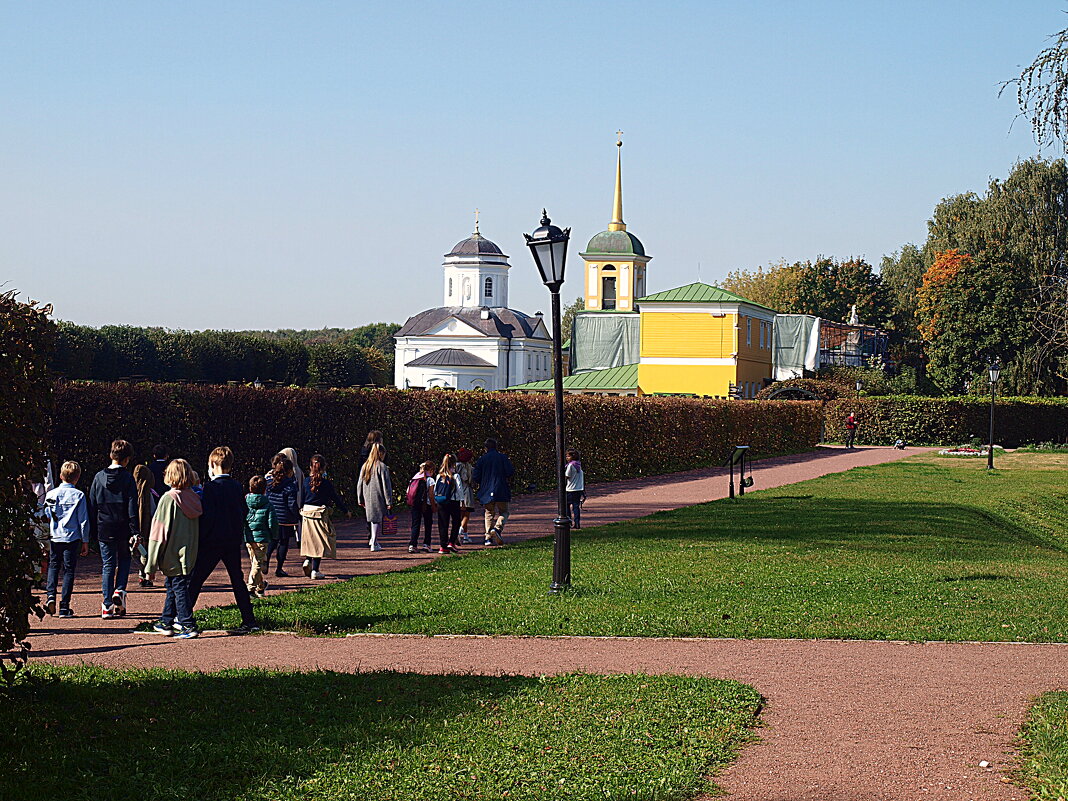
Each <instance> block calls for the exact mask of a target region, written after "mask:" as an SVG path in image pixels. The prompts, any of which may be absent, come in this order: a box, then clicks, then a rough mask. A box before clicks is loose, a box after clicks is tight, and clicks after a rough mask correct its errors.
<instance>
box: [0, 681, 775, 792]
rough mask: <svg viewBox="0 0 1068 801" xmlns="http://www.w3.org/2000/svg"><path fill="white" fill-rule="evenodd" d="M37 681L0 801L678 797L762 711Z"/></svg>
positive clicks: (547, 689) (701, 692) (655, 692)
mask: <svg viewBox="0 0 1068 801" xmlns="http://www.w3.org/2000/svg"><path fill="white" fill-rule="evenodd" d="M31 676H32V678H33V680H32V681H30V682H25V683H22V684H21V685H19V686H17V687H15V688H14V689H13V690H11V691H8V692H7V694H6V695H3V696H0V753H3V754H4V758H5V766H4V769H3V770H2V771H0V798H10V799H16V798H21V799H27V800H29V799H38V798H40V799H45V798H49V799H87V800H88V799H92V800H93V801H96V800H97V799H123V798H137V799H146V800H147V801H153V800H155V799H167V800H168V801H170V800H172V799H173V800H174V801H178V799H196V800H197V801H214V800H215V799H218V800H219V801H224V800H225V801H232V800H233V799H240V801H259V800H261V799H262V801H283V800H284V799H297V798H299V799H302V801H313V800H315V799H324V800H325V799H331V800H334V799H360V801H374V800H375V799H382V800H383V801H385V799H390V800H391V801H392V800H394V799H420V801H424V800H425V801H433V799H450V801H452V800H453V799H490V798H493V799H545V798H559V799H602V800H603V799H605V798H640V799H689V798H693V797H695V796H696V795H698V794H699V793H703V792H708V791H710V790H713V789H714V786H713V785H712V783H711V782H710V781H709V780H708V778H707V777H708V776H709V774H711V773H714V772H715V771H717V770H718V769H719V768H721V767H722V766H723V765H725V764H726V763H728V762H729V761H730V760H731V759H732V758H733V757H734V754H735V752H736V751H737V749H738V747H739V745H740V744H741V743H742V742H743V741H744V740H746V739H747V738H748V737H749V736H750V735H749V727H751V726H752V725H753V723H754V718H755V715H756V713H757V711H758V709H759V702H760V698H759V696H758V695H757V693H756V691H755V690H753V689H752V688H750V687H747V686H745V685H741V684H738V683H736V682H731V681H719V680H715V679H706V678H688V677H678V676H635V675H630V676H618V675H617V676H589V675H574V674H572V675H568V676H560V677H555V678H543V679H536V678H535V679H532V678H486V677H477V676H421V675H411V674H399V673H367V674H357V675H349V674H342V673H326V672H318V673H289V672H269V671H258V670H230V671H224V672H221V673H209V674H204V673H183V672H177V671H165V670H149V671H142V670H124V671H112V670H105V669H102V668H92V667H70V668H50V667H47V666H40V665H36V666H33V667H32V668H31Z"/></svg>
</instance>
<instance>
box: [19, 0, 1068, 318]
mask: <svg viewBox="0 0 1068 801" xmlns="http://www.w3.org/2000/svg"><path fill="white" fill-rule="evenodd" d="M1066 8H1068V2H1058V1H1056V0H989V1H987V2H983V1H982V0H970V1H965V0H937V2H931V0H923V1H922V2H913V1H907V0H906V1H902V0H895V2H875V1H874V0H872V1H869V0H848V1H847V0H843V1H842V2H823V1H822V0H812V1H811V2H804V3H800V2H795V1H794V0H789V1H785V0H784V1H783V2H759V0H733V1H730V2H727V1H723V2H712V1H711V0H709V1H707V2H689V3H684V2H657V3H650V2H643V3H635V2H625V1H623V0H614V2H580V3H562V2H561V3H557V2H539V3H518V2H515V3H513V2H501V0H492V1H491V2H468V3H448V2H445V3H442V2H423V3H413V2H388V3H369V2H366V3H356V2H332V3H326V2H287V3H280V2H263V1H260V0H257V2H226V3H218V2H203V3H198V2H182V3H166V4H165V3H135V2H124V3H105V2H93V3H25V2H14V1H13V0H6V1H5V2H3V3H2V4H0V113H2V119H3V124H2V125H0V283H4V282H6V283H5V284H4V285H5V287H7V288H17V289H19V290H21V291H22V292H23V293H24V295H26V296H29V297H33V298H39V299H43V300H47V301H51V302H53V303H54V304H55V307H56V314H57V316H58V317H60V318H62V319H68V320H73V321H76V322H80V323H87V324H93V325H100V324H104V323H133V324H141V325H164V326H168V327H180V328H204V327H214V328H280V327H298V328H304V327H308V328H313V327H320V326H344V327H350V326H356V325H360V324H363V323H366V322H372V321H379V320H386V321H398V322H402V321H403V320H404V319H405V318H407V317H408V316H410V315H412V314H415V313H416V312H418V311H420V310H422V309H424V308H429V307H432V306H437V305H439V304H440V303H441V270H440V265H441V261H442V254H444V253H445V252H447V251H448V250H449V248H450V247H451V246H452V245H453V243H454V242H456V241H457V240H459V239H462V238H464V237H465V236H466V235H467V234H468V233H469V232H470V231H471V229H472V222H473V213H472V212H473V210H474V208H475V207H478V208H480V209H481V210H482V232H483V233H484V234H485V235H486V236H488V237H489V238H491V239H493V240H494V241H496V242H497V243H498V244H499V245H501V246H502V248H503V249H504V250H505V252H506V253H508V254H510V255H511V256H512V265H513V267H512V273H511V274H512V297H511V305H512V306H513V307H515V308H518V309H521V310H523V311H526V312H528V313H533V312H534V311H537V310H546V311H547V310H548V296H547V293H546V291H545V289H544V287H542V285H541V284H540V283H539V282H538V281H537V279H536V277H535V270H534V267H533V265H532V263H531V260H530V257H529V254H528V253H527V252H525V248H524V247H523V244H522V233H523V232H524V231H530V230H532V229H533V228H534V227H536V226H537V223H538V217H539V213H540V211H541V207H542V206H543V205H545V206H548V208H549V213H550V216H552V218H553V220H554V222H557V223H559V224H561V225H570V226H571V227H572V228H573V240H572V247H571V255H570V258H571V261H570V264H571V265H572V267H574V265H576V264H578V263H580V260H579V258H578V252H579V251H580V250H582V249H583V246H584V245H585V243H586V241H587V240H588V239H589V237H590V236H592V235H593V234H595V233H597V232H598V231H600V230H603V229H604V228H605V226H606V225H607V223H608V221H609V219H610V213H611V200H612V179H613V171H614V159H615V148H614V146H613V143H614V141H615V136H614V131H615V130H616V129H617V128H622V129H623V130H624V131H625V136H624V140H625V146H624V149H623V156H624V175H623V181H624V212H625V214H624V216H625V219H626V221H627V224H628V228H629V230H631V231H633V232H634V233H635V234H637V235H638V236H639V237H640V238H641V239H642V240H643V241H644V242H645V246H646V249H647V251H648V252H649V253H650V254H652V255H653V257H654V258H653V261H652V263H651V264H650V271H649V287H650V289H651V290H659V289H666V288H670V287H672V286H677V285H680V284H684V283H688V282H690V281H693V280H695V279H696V277H697V264H698V262H700V263H701V276H702V278H703V280H705V281H708V282H713V283H714V282H716V281H717V280H719V279H721V278H722V277H723V276H724V275H725V274H726V273H727V271H728V270H731V269H734V268H737V267H754V266H756V265H759V264H766V263H768V262H771V261H775V260H778V259H780V258H786V259H789V260H791V261H792V260H796V259H806V258H814V257H815V256H816V255H817V254H825V255H830V256H835V257H841V258H844V257H848V256H862V257H865V258H867V259H868V260H869V261H872V262H873V263H878V260H879V258H880V257H881V256H882V255H883V254H884V253H887V252H890V251H892V250H894V249H896V248H897V247H899V246H900V245H901V244H902V243H905V242H909V241H917V242H919V241H922V240H923V238H924V236H925V231H926V220H927V219H928V217H929V216H930V213H931V210H932V208H933V207H934V205H935V203H937V202H938V200H939V199H940V198H942V197H944V196H947V195H950V194H955V193H957V192H962V191H968V190H977V191H981V190H982V189H983V188H984V187H985V185H986V183H987V181H988V180H989V178H990V177H992V176H1003V175H1005V174H1006V173H1007V172H1008V170H1009V168H1010V166H1011V164H1012V163H1013V162H1014V161H1015V160H1017V159H1019V158H1025V157H1027V156H1030V155H1033V154H1034V153H1035V151H1036V148H1035V146H1034V144H1033V142H1032V140H1031V138H1030V133H1029V130H1028V128H1027V126H1026V124H1025V123H1023V122H1022V121H1021V122H1017V123H1016V125H1015V127H1013V128H1012V130H1011V131H1010V126H1011V125H1012V123H1013V118H1014V115H1015V113H1016V109H1015V105H1014V101H1013V98H1011V97H1009V96H1007V95H1006V96H1005V97H1002V98H1000V99H999V98H998V87H999V84H1000V82H1001V81H1003V80H1006V79H1008V78H1012V77H1013V76H1014V75H1016V74H1018V73H1019V71H1020V68H1021V67H1022V66H1023V65H1025V64H1027V63H1029V62H1030V61H1031V59H1032V58H1033V57H1034V55H1035V54H1036V53H1037V52H1038V50H1039V49H1040V48H1041V47H1043V46H1044V44H1045V38H1046V36H1047V35H1048V34H1050V33H1052V32H1054V31H1056V30H1059V29H1060V28H1062V27H1064V26H1065V24H1068V17H1066V16H1065V14H1064V13H1063V11H1064V10H1065V9H1066ZM570 275H571V278H570V280H568V282H567V284H566V285H565V287H564V292H565V294H567V295H568V296H576V295H578V294H579V293H580V291H581V282H580V280H579V273H578V271H576V270H572V272H571V273H570Z"/></svg>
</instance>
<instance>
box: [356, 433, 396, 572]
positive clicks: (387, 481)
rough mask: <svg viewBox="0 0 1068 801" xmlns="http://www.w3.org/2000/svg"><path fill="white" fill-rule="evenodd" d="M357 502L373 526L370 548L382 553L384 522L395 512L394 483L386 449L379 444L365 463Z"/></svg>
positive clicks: (357, 483)
mask: <svg viewBox="0 0 1068 801" xmlns="http://www.w3.org/2000/svg"><path fill="white" fill-rule="evenodd" d="M356 501H357V503H359V504H360V506H362V507H363V510H364V515H365V516H366V517H367V522H368V523H369V524H370V526H371V540H370V543H369V545H370V548H371V550H372V551H381V550H382V544H381V543H380V542H379V541H378V538H379V535H380V534H381V532H382V521H383V520H384V519H385V517H386V515H388V514H391V513H392V511H393V482H392V480H391V478H390V475H389V468H388V467H386V449H385V448H383V447H382V446H381V445H379V444H378V443H375V444H374V445H372V446H371V451H370V453H369V454H368V455H367V461H366V462H364V463H363V468H362V469H361V470H360V475H359V478H358V480H357V481H356Z"/></svg>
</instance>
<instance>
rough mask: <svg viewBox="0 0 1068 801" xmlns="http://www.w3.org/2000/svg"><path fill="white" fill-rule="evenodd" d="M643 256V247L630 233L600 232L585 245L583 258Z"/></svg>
mask: <svg viewBox="0 0 1068 801" xmlns="http://www.w3.org/2000/svg"><path fill="white" fill-rule="evenodd" d="M621 254H626V255H629V256H644V255H645V245H643V244H642V241H641V240H640V239H638V237H636V236H635V235H634V234H632V233H630V231H601V233H599V234H595V235H594V237H593V239H591V240H590V243H589V244H588V245H586V250H585V251H584V252H583V253H582V254H581V255H583V256H593V255H602V256H619V255H621Z"/></svg>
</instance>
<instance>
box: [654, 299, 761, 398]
mask: <svg viewBox="0 0 1068 801" xmlns="http://www.w3.org/2000/svg"><path fill="white" fill-rule="evenodd" d="M638 311H639V312H640V313H641V334H640V336H641V344H640V352H641V356H640V359H639V363H638V387H639V390H640V392H641V393H642V394H643V395H653V394H693V395H711V396H718V397H721V398H726V397H730V396H731V394H732V390H733V394H734V396H735V397H740V398H752V397H753V396H754V395H756V393H757V392H759V391H760V389H761V388H762V387H763V386H764V384H765V382H766V381H770V380H771V363H772V358H771V357H772V349H771V336H772V330H773V323H774V322H775V312H774V311H772V310H771V309H768V308H765V307H764V306H760V305H759V304H756V303H753V302H752V301H749V300H746V299H745V298H742V297H739V296H738V295H734V294H732V293H730V292H727V291H726V290H724V289H720V288H718V287H714V286H710V285H708V284H701V283H696V284H689V285H687V286H683V287H679V288H677V289H669V290H667V291H665V292H657V293H656V294H653V295H648V296H646V297H643V298H639V299H638Z"/></svg>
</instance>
